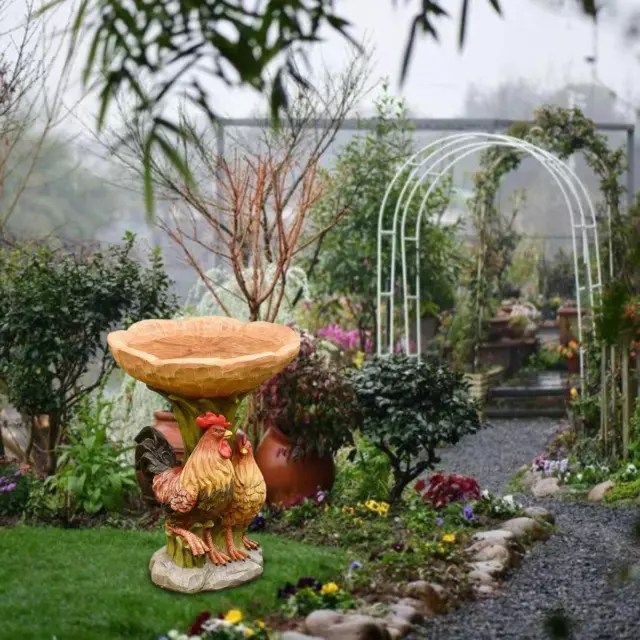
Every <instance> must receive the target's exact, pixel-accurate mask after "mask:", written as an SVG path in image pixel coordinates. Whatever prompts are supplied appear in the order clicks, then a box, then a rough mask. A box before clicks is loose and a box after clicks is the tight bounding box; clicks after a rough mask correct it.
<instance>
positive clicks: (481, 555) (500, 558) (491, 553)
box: [473, 544, 512, 567]
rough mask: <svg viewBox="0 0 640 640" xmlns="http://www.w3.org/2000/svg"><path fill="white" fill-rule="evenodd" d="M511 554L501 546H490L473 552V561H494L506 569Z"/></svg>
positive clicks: (509, 562)
mask: <svg viewBox="0 0 640 640" xmlns="http://www.w3.org/2000/svg"><path fill="white" fill-rule="evenodd" d="M511 556H512V554H511V552H510V551H509V549H508V548H507V547H505V546H504V545H502V544H492V545H489V546H486V547H484V548H482V549H479V550H477V551H475V552H474V554H473V559H474V560H475V561H476V562H485V561H487V560H496V561H497V562H501V563H502V564H504V565H505V567H508V566H510V565H511Z"/></svg>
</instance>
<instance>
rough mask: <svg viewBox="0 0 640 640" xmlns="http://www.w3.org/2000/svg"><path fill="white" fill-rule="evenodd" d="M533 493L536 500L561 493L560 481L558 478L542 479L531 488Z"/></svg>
mask: <svg viewBox="0 0 640 640" xmlns="http://www.w3.org/2000/svg"><path fill="white" fill-rule="evenodd" d="M531 493H533V495H534V496H535V497H536V498H546V497H548V496H555V495H556V494H557V493H560V481H559V480H558V478H541V479H540V480H538V481H537V482H535V483H534V485H533V487H531Z"/></svg>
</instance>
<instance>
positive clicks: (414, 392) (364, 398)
mask: <svg viewBox="0 0 640 640" xmlns="http://www.w3.org/2000/svg"><path fill="white" fill-rule="evenodd" d="M351 379H352V380H353V384H354V387H355V391H356V395H357V399H358V403H359V405H360V408H361V411H362V415H363V422H362V433H363V434H364V436H365V437H366V438H367V439H368V440H369V441H370V442H371V443H372V444H373V445H375V446H376V447H378V449H380V451H382V452H383V453H384V454H385V455H386V456H387V457H388V458H389V464H390V465H391V468H392V469H393V475H394V482H393V486H392V489H391V491H390V494H389V501H390V502H392V503H393V502H397V501H398V500H399V499H400V497H401V495H402V492H403V490H404V488H405V487H406V486H407V485H408V484H409V483H410V482H412V481H413V480H415V479H416V478H417V477H418V476H419V475H420V474H421V473H423V472H424V471H426V470H427V469H432V468H433V466H434V465H435V464H437V463H438V462H439V458H438V456H437V455H436V449H437V448H438V447H439V446H441V445H442V444H448V445H453V444H456V443H457V442H458V441H459V440H460V438H462V436H464V435H466V434H468V433H473V432H475V431H477V430H478V429H479V427H480V422H479V420H478V411H477V407H476V405H475V403H474V402H473V401H472V400H471V399H470V397H469V392H468V385H467V383H466V382H465V381H464V379H463V376H462V375H461V374H458V373H454V372H452V371H450V370H449V369H447V368H446V367H444V366H443V365H441V364H439V363H437V362H435V361H432V360H425V361H422V362H418V361H417V360H416V359H414V358H410V357H407V356H405V355H402V354H394V355H390V356H384V357H375V358H374V359H372V360H370V361H368V362H366V363H365V364H364V366H363V368H362V369H360V370H355V371H354V372H352V374H351Z"/></svg>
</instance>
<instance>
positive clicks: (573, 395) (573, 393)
mask: <svg viewBox="0 0 640 640" xmlns="http://www.w3.org/2000/svg"><path fill="white" fill-rule="evenodd" d="M569 393H571V397H572V398H577V397H578V390H577V389H576V388H575V387H571V391H570V392H569Z"/></svg>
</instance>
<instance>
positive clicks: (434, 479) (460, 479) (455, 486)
mask: <svg viewBox="0 0 640 640" xmlns="http://www.w3.org/2000/svg"><path fill="white" fill-rule="evenodd" d="M480 497H481V493H480V487H479V485H478V481H477V480H476V479H475V478H472V477H470V476H459V475H458V474H456V473H452V474H450V475H445V474H444V473H434V474H433V475H432V476H431V478H430V479H429V486H428V488H427V491H426V492H425V494H424V499H425V501H427V502H430V503H431V505H432V506H434V507H436V508H440V507H443V506H444V505H446V504H448V503H449V502H467V501H469V500H479V499H480Z"/></svg>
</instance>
